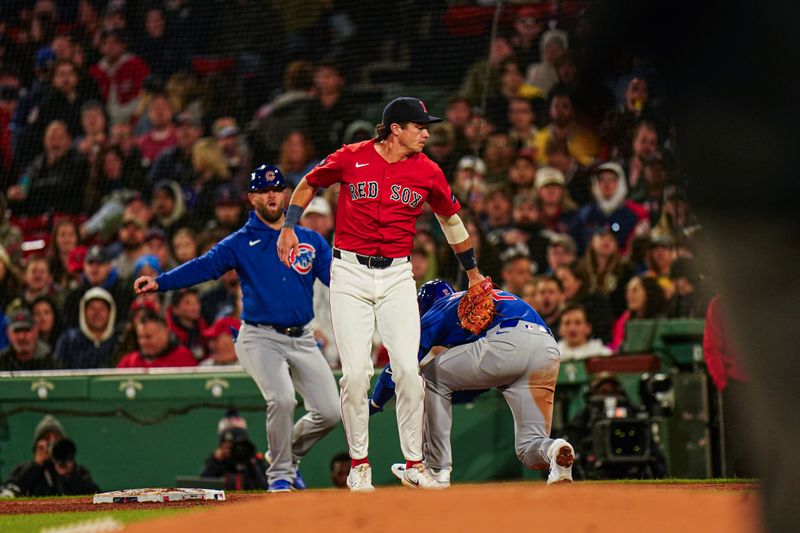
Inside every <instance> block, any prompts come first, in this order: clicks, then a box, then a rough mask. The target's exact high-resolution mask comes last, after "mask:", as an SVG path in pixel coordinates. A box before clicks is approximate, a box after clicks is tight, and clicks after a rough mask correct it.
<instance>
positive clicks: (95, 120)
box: [75, 100, 109, 167]
mask: <svg viewBox="0 0 800 533" xmlns="http://www.w3.org/2000/svg"><path fill="white" fill-rule="evenodd" d="M108 142H109V138H108V128H107V126H106V112H105V109H103V104H101V103H100V102H98V101H97V100H89V101H88V102H86V103H85V104H83V106H81V134H80V135H78V136H77V137H76V139H75V148H76V149H77V150H78V153H79V154H81V155H82V156H83V157H85V158H86V161H88V162H89V166H90V167H93V166H94V164H95V162H96V161H97V156H98V154H99V153H100V151H101V150H102V149H103V148H104V147H105V146H106V145H107V144H108Z"/></svg>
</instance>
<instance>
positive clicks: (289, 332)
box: [244, 320, 306, 337]
mask: <svg viewBox="0 0 800 533" xmlns="http://www.w3.org/2000/svg"><path fill="white" fill-rule="evenodd" d="M244 323H245V324H247V325H249V326H256V327H258V326H266V327H268V328H272V329H274V330H275V331H277V332H278V333H281V334H283V335H286V336H287V337H302V336H303V333H304V332H305V330H306V327H305V326H289V327H288V328H285V327H283V326H273V325H272V324H259V323H258V322H250V321H249V320H245V321H244Z"/></svg>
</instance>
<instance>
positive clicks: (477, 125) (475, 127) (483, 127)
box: [464, 107, 497, 154]
mask: <svg viewBox="0 0 800 533" xmlns="http://www.w3.org/2000/svg"><path fill="white" fill-rule="evenodd" d="M496 129H497V127H496V126H495V124H494V122H492V121H491V120H489V119H488V118H487V117H486V116H484V114H483V112H482V111H481V110H480V108H477V107H474V108H472V111H471V112H470V116H469V121H468V122H467V125H466V126H464V137H465V138H466V140H467V149H466V152H467V153H471V154H472V153H474V154H480V153H483V149H484V147H485V146H486V141H487V140H488V139H489V136H490V135H492V134H493V133H494V132H495V131H496Z"/></svg>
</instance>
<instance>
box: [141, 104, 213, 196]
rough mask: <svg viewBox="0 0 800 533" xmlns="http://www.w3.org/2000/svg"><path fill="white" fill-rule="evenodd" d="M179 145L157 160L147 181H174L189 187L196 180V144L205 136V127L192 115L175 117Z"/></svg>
mask: <svg viewBox="0 0 800 533" xmlns="http://www.w3.org/2000/svg"><path fill="white" fill-rule="evenodd" d="M175 123H176V124H177V126H178V128H177V136H178V144H176V145H175V146H173V147H172V148H167V149H165V150H164V151H163V152H161V154H160V155H159V156H158V158H156V160H155V163H153V165H152V166H151V167H150V172H149V173H148V174H147V181H148V182H149V183H152V184H155V183H158V182H159V181H161V180H173V181H176V182H178V184H180V185H181V186H182V187H188V186H189V185H190V184H191V183H193V182H194V181H195V179H196V175H195V168H194V164H193V161H192V152H193V148H194V145H195V143H197V141H198V140H199V139H200V137H201V136H202V135H203V125H202V123H201V122H200V120H199V119H198V118H197V117H195V116H193V115H192V114H191V113H188V112H185V111H184V112H183V113H179V114H178V115H176V116H175Z"/></svg>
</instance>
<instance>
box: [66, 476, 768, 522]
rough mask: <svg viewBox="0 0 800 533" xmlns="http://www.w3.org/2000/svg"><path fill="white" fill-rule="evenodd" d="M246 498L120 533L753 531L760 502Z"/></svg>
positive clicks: (714, 489)
mask: <svg viewBox="0 0 800 533" xmlns="http://www.w3.org/2000/svg"><path fill="white" fill-rule="evenodd" d="M244 496H245V497H239V498H232V499H230V500H229V501H227V502H224V503H210V504H206V505H204V506H203V508H198V510H197V511H196V512H191V513H188V514H181V515H180V516H170V517H165V518H161V519H156V520H152V521H146V522H140V523H136V524H132V525H130V526H128V527H126V528H125V531H126V532H132V533H133V532H135V533H145V532H148V533H159V532H164V533H167V532H169V533H176V532H199V531H209V532H215V533H218V532H220V531H232V530H235V531H237V532H249V531H259V532H261V531H291V532H292V533H303V532H322V533H338V532H354V531H355V532H358V531H364V532H370V531H381V532H382V533H391V532H403V533H408V532H409V531H448V532H449V531H454V532H458V533H466V532H473V531H475V532H478V531H480V532H494V531H500V532H517V531H520V532H522V531H559V532H566V531H579V532H587V533H588V532H591V533H602V532H614V533H623V532H628V531H630V532H641V531H648V532H679V533H690V532H694V531H697V532H704V533H708V532H710V531H725V532H728V533H738V532H742V533H744V532H747V533H752V532H757V531H759V526H758V516H757V513H758V493H757V491H756V490H754V487H753V486H750V485H712V484H701V485H651V484H647V485H624V486H619V485H603V484H594V483H593V484H580V483H576V484H574V485H567V486H556V487H545V486H544V485H541V484H530V483H504V484H483V485H458V486H454V487H451V488H450V489H448V490H444V491H425V492H422V491H413V490H409V489H405V488H402V487H393V488H378V489H377V490H376V492H374V493H372V494H350V493H349V492H346V491H338V490H314V491H308V492H305V493H291V494H267V495H244ZM95 507H97V506H95ZM51 510H52V509H51Z"/></svg>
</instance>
